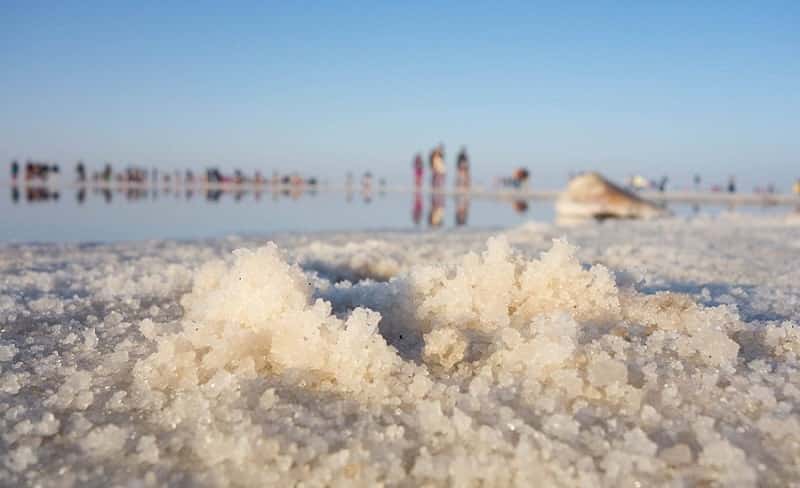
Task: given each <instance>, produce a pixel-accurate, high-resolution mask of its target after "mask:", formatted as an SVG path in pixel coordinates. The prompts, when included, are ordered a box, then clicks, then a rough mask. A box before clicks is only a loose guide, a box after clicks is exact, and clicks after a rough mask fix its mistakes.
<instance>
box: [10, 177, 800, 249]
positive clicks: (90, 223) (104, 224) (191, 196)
mask: <svg viewBox="0 0 800 488" xmlns="http://www.w3.org/2000/svg"><path fill="white" fill-rule="evenodd" d="M4 193H5V195H4V196H0V215H3V218H2V219H0V241H5V242H114V241H129V240H148V239H203V238H214V237H222V236H227V235H231V234H267V233H276V232H310V231H334V230H335V231H343V230H361V231H363V230H378V229H383V230H386V229H392V230H408V231H414V230H419V231H422V230H435V229H441V228H454V227H462V226H465V227H473V228H481V229H485V228H504V227H509V226H514V225H518V224H520V223H522V222H525V221H527V220H537V221H545V222H551V221H553V220H554V219H555V212H554V209H553V203H552V201H543V200H530V201H524V200H518V201H513V200H498V199H493V198H487V197H480V198H466V197H453V196H448V197H442V196H438V197H434V196H431V195H427V194H414V193H397V192H388V193H374V194H372V195H364V194H361V193H358V192H356V193H346V192H343V191H320V192H306V193H302V194H290V193H288V192H286V193H281V192H269V191H263V192H258V193H255V192H252V191H246V192H213V191H212V192H206V191H185V190H181V191H178V192H176V191H163V190H162V191H160V192H153V191H146V190H136V191H129V192H125V191H103V190H99V189H85V190H79V189H77V188H65V189H61V190H60V191H58V192H51V191H45V190H33V191H29V190H27V189H25V188H18V189H15V188H12V187H6V188H5V189H4ZM670 210H672V211H673V213H675V214H677V215H681V216H691V215H694V214H705V215H707V214H717V213H720V212H724V211H730V210H731V209H728V208H726V207H720V206H702V207H697V206H694V207H693V206H692V205H688V204H675V205H671V206H670ZM735 211H741V212H745V213H763V214H774V213H776V212H786V211H787V210H786V209H785V208H763V207H750V208H747V207H739V208H737V209H736V210H735Z"/></svg>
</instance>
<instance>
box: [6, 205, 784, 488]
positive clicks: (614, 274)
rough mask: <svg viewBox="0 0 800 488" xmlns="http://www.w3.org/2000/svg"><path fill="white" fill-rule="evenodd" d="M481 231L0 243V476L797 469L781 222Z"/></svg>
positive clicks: (423, 481) (547, 479)
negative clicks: (73, 243) (268, 240)
mask: <svg viewBox="0 0 800 488" xmlns="http://www.w3.org/2000/svg"><path fill="white" fill-rule="evenodd" d="M491 234H492V233H486V232H478V231H470V232H463V231H459V232H451V233H441V234H433V235H431V234H425V235H419V234H403V233H385V234H372V235H370V236H366V235H360V234H339V235H336V234H333V235H294V236H276V240H277V242H278V245H276V244H272V243H269V244H267V243H266V242H265V241H264V240H261V239H255V238H231V239H226V240H221V241H208V242H146V243H131V244H114V245H96V246H95V245H91V246H90V245H83V246H67V245H65V246H35V245H31V246H6V247H4V248H2V249H0V270H1V272H2V275H0V324H2V327H1V329H0V453H2V458H0V486H23V485H29V486H117V485H123V486H163V485H172V486H290V485H299V484H302V485H303V486H375V485H381V484H383V485H389V486H440V485H442V486H448V485H452V486H479V485H484V486H587V487H589V486H697V485H715V484H719V485H724V486H759V485H760V486H789V485H791V484H792V483H795V482H796V480H798V479H800V421H798V405H800V369H799V365H798V353H800V328H799V327H798V325H797V324H798V316H799V315H800V313H798V311H799V310H800V265H798V264H797V263H796V261H797V260H796V259H792V258H793V257H794V256H796V255H797V252H798V250H800V227H798V223H797V222H796V221H794V220H788V219H766V218H756V217H743V216H735V215H730V216H722V217H720V218H716V219H705V218H702V219H694V220H688V221H687V220H681V219H665V220H661V221H655V222H615V223H605V224H602V225H590V226H585V227H578V228H571V229H562V228H558V227H555V226H550V225H547V224H528V225H525V226H522V227H520V228H516V229H510V230H508V231H504V232H496V233H494V234H496V235H495V236H491V237H490V235H491ZM562 235H566V239H563V238H561V237H562ZM367 237H368V238H367ZM572 243H575V244H577V245H579V246H580V247H575V246H573V244H572ZM234 249H235V250H234ZM282 249H283V250H282ZM295 262H297V263H298V264H294V263H295ZM343 280H349V281H343ZM359 280H360V281H359Z"/></svg>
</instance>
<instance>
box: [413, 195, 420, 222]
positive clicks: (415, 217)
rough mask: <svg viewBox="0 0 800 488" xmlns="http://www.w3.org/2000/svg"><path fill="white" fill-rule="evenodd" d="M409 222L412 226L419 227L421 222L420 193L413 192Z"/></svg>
mask: <svg viewBox="0 0 800 488" xmlns="http://www.w3.org/2000/svg"><path fill="white" fill-rule="evenodd" d="M411 220H412V221H413V222H414V225H417V226H418V225H419V223H420V221H422V193H420V192H415V193H414V206H413V207H412V209H411Z"/></svg>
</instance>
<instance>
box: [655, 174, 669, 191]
mask: <svg viewBox="0 0 800 488" xmlns="http://www.w3.org/2000/svg"><path fill="white" fill-rule="evenodd" d="M667 183H669V177H667V176H662V177H661V181H659V182H658V191H660V192H662V193H663V192H664V191H665V190H666V189H667Z"/></svg>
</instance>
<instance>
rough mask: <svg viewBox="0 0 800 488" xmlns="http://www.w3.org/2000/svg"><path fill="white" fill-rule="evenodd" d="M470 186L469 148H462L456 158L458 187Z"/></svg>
mask: <svg viewBox="0 0 800 488" xmlns="http://www.w3.org/2000/svg"><path fill="white" fill-rule="evenodd" d="M469 186H470V176H469V157H468V156H467V149H466V148H462V149H461V152H459V153H458V159H457V160H456V187H457V188H461V189H466V188H469Z"/></svg>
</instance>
